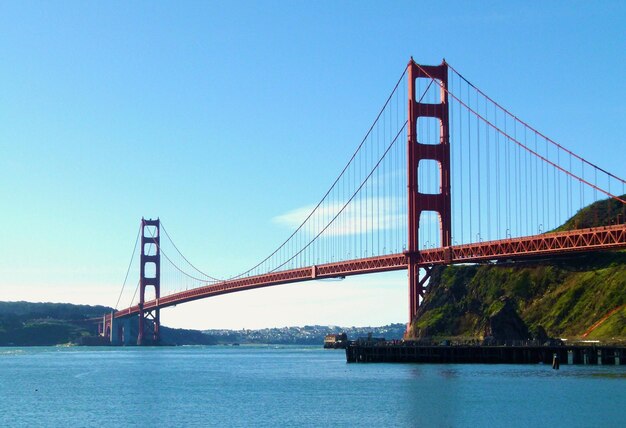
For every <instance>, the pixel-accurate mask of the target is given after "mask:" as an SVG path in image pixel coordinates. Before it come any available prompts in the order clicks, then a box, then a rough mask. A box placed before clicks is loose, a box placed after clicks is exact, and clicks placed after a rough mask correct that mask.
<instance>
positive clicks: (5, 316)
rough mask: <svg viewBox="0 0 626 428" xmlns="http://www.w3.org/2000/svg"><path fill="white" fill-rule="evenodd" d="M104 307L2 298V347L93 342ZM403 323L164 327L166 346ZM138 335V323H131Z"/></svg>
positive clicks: (317, 337)
mask: <svg viewBox="0 0 626 428" xmlns="http://www.w3.org/2000/svg"><path fill="white" fill-rule="evenodd" d="M111 310H112V309H111V308H109V307H106V306H88V305H72V304H69V303H30V302H0V346H53V345H62V344H82V343H83V342H85V343H94V340H93V338H94V337H95V336H96V335H97V333H98V332H97V320H96V319H97V318H100V317H102V315H103V314H105V313H110V312H111ZM404 329H405V325H404V324H390V325H388V326H384V327H348V328H342V327H328V326H305V327H283V328H267V329H261V330H207V331H205V332H202V331H199V330H186V329H174V328H168V327H165V326H161V342H162V344H164V345H216V344H231V343H242V344H245V343H250V344H297V345H319V346H322V344H323V343H324V336H325V335H326V334H329V333H339V332H342V331H345V332H347V333H348V336H349V337H350V338H356V337H359V336H366V335H367V334H368V333H372V334H373V335H374V336H377V337H385V338H387V339H399V338H401V337H402V334H403V332H404ZM132 330H134V334H136V330H137V321H136V320H135V321H134V322H133V323H132V324H131V331H132Z"/></svg>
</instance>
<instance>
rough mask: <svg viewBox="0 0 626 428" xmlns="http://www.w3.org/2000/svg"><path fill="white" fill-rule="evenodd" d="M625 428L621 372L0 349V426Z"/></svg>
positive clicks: (181, 351) (201, 352) (253, 353)
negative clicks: (599, 427)
mask: <svg viewBox="0 0 626 428" xmlns="http://www.w3.org/2000/svg"><path fill="white" fill-rule="evenodd" d="M107 425H110V426H131V427H135V426H137V427H139V426H157V427H178V426H183V427H184V426H194V427H195V426H198V427H203V426H207V427H212V426H216V427H217V426H219V427H224V426H237V427H239V426H240V427H244V426H245V427H249V426H259V427H265V426H267V427H277V426H278V427H280V426H298V427H302V426H359V427H361V426H365V427H368V426H371V427H387V426H389V427H420V426H424V427H431V426H432V427H456V426H467V427H482V426H503V427H504V426H506V427H517V426H519V427H522V426H524V427H525V426H542V427H593V426H603V427H624V426H626V366H567V365H561V369H560V370H552V369H551V367H550V366H548V365H460V364H459V365H436V364H347V363H346V361H345V353H344V352H343V351H341V350H323V349H321V348H319V347H299V346H237V347H230V346H207V347H186V346H184V347H160V348H138V347H101V348H96V347H94V348H90V347H34V348H0V426H2V427H37V426H42V427H91V426H107Z"/></svg>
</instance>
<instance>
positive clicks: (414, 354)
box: [346, 341, 626, 365]
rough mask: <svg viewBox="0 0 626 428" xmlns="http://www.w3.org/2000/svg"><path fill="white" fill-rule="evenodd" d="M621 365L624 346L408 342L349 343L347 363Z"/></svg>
mask: <svg viewBox="0 0 626 428" xmlns="http://www.w3.org/2000/svg"><path fill="white" fill-rule="evenodd" d="M555 355H556V357H557V358H558V362H559V363H560V364H593V365H624V364H626V347H624V346H602V345H552V346H550V345H548V346H546V345H518V346H485V345H425V344H420V343H418V342H411V341H393V342H369V341H352V342H350V343H349V344H348V346H347V347H346V359H347V361H348V363H434V364H447V363H449V364H538V363H545V364H552V363H553V362H554V358H555Z"/></svg>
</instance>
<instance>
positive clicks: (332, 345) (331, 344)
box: [324, 333, 348, 349]
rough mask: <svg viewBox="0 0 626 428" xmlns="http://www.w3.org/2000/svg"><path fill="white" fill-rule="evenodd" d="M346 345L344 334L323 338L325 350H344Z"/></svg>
mask: <svg viewBox="0 0 626 428" xmlns="http://www.w3.org/2000/svg"><path fill="white" fill-rule="evenodd" d="M347 344H348V335H347V334H346V333H339V334H327V335H326V337H324V348H326V349H345V348H346V345H347Z"/></svg>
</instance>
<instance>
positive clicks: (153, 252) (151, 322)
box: [137, 218, 161, 345]
mask: <svg viewBox="0 0 626 428" xmlns="http://www.w3.org/2000/svg"><path fill="white" fill-rule="evenodd" d="M160 226H161V223H160V221H159V219H158V218H157V219H156V220H152V219H150V220H146V219H144V218H142V219H141V257H140V261H139V263H140V265H141V267H140V274H139V332H138V334H137V345H156V344H158V343H159V341H160V336H159V326H160V319H159V308H158V306H156V305H158V302H159V298H160V297H161V246H160V237H161V230H160ZM148 286H152V287H154V298H155V303H156V305H155V306H156V307H150V308H147V309H146V308H145V293H146V287H148Z"/></svg>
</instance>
